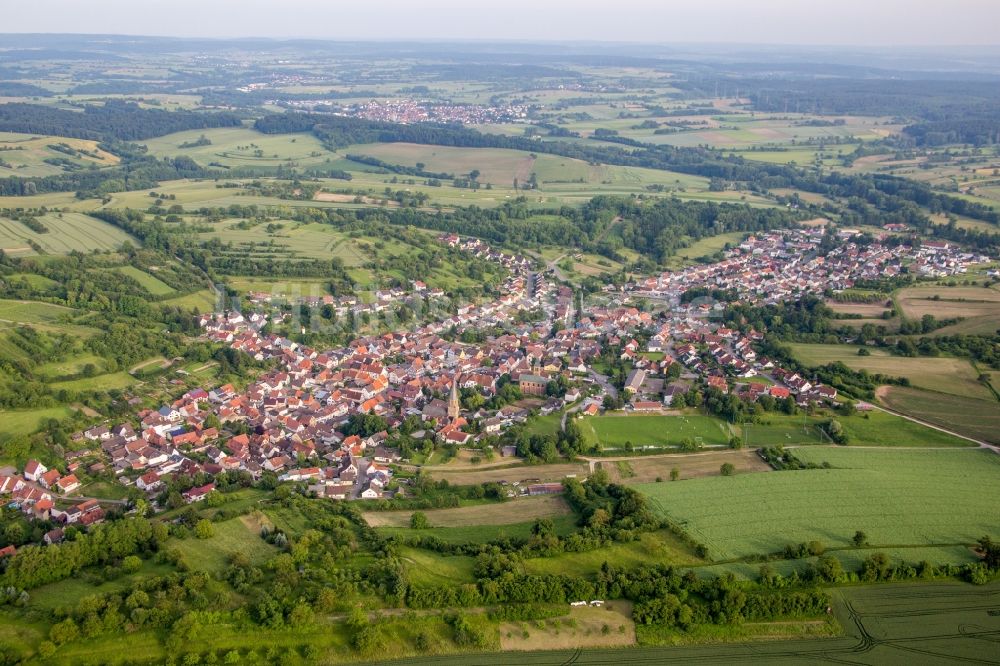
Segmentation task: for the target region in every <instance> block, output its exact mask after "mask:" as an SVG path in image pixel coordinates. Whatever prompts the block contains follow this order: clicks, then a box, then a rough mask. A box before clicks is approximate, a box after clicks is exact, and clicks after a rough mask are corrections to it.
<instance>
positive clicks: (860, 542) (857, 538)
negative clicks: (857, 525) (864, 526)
mask: <svg viewBox="0 0 1000 666" xmlns="http://www.w3.org/2000/svg"><path fill="white" fill-rule="evenodd" d="M851 541H852V542H853V543H854V545H855V546H857V547H858V548H860V547H861V546H864V545H865V544H867V543H868V535H867V534H865V533H864V532H862V531H861V530H858V531H857V532H855V533H854V537H853V538H852V539H851Z"/></svg>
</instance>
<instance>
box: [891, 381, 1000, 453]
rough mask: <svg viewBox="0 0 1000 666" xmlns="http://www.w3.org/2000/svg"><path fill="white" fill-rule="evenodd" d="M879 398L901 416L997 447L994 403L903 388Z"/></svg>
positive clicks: (999, 419)
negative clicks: (905, 415) (914, 418)
mask: <svg viewBox="0 0 1000 666" xmlns="http://www.w3.org/2000/svg"><path fill="white" fill-rule="evenodd" d="M879 397H880V399H881V401H882V402H883V403H884V404H885V405H886V407H888V408H890V409H892V410H895V411H897V412H900V413H902V414H911V415H913V416H915V417H917V418H919V419H921V420H923V421H927V422H928V423H933V424H935V425H937V426H940V427H942V428H947V429H948V430H953V431H955V432H957V433H959V434H961V435H965V436H966V437H973V438H975V439H978V440H982V441H986V442H991V443H993V444H1000V405H998V403H997V402H996V400H995V399H992V398H991V399H985V400H980V399H972V398H968V397H961V396H953V395H942V394H940V393H933V392H930V391H921V390H920V389H915V388H909V387H904V386H886V387H883V389H882V391H880V394H879ZM924 430H928V429H927V428H925V429H924Z"/></svg>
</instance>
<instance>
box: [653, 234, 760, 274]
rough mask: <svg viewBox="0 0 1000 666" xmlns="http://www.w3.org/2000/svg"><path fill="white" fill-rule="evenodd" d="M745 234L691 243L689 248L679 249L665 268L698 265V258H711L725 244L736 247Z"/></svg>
mask: <svg viewBox="0 0 1000 666" xmlns="http://www.w3.org/2000/svg"><path fill="white" fill-rule="evenodd" d="M744 236H746V234H744V233H742V232H736V233H730V234H719V235H718V236H708V237H706V238H701V239H699V240H697V241H695V242H693V243H692V244H691V245H690V246H688V247H685V248H681V249H680V250H678V251H677V254H675V255H674V256H672V257H670V259H669V260H668V261H667V268H670V269H673V270H678V269H681V268H684V267H686V266H692V265H694V264H696V263H699V262H698V261H697V260H698V259H699V258H700V257H704V256H711V255H713V254H715V253H716V252H718V251H720V250H722V249H723V248H724V247H725V246H726V244H731V245H738V244H739V243H740V242H741V241H742V240H743V237H744Z"/></svg>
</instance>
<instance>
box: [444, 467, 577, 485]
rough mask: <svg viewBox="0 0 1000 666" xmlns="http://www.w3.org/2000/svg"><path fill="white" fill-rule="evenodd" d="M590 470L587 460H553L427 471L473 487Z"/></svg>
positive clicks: (561, 476) (554, 478)
mask: <svg viewBox="0 0 1000 666" xmlns="http://www.w3.org/2000/svg"><path fill="white" fill-rule="evenodd" d="M589 471H590V469H589V467H588V465H587V463H583V462H573V463H553V464H551V465H522V464H513V465H510V466H506V467H479V468H476V467H472V468H469V467H458V468H449V467H448V466H436V467H433V468H430V469H427V472H428V473H429V474H430V475H431V477H432V478H434V479H435V480H437V481H442V480H446V481H448V483H450V484H452V485H460V486H469V485H475V484H479V483H492V482H500V481H506V482H508V483H514V482H515V481H516V482H518V483H524V482H526V481H528V480H532V479H537V480H538V481H553V482H554V481H562V480H563V479H565V478H566V477H567V476H576V477H578V478H581V479H582V478H583V477H585V476H586V475H587V474H588V472H589Z"/></svg>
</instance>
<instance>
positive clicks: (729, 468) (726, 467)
mask: <svg viewBox="0 0 1000 666" xmlns="http://www.w3.org/2000/svg"><path fill="white" fill-rule="evenodd" d="M719 473H720V474H722V476H732V475H734V474H736V466H735V465H733V463H722V467H720V468H719Z"/></svg>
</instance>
